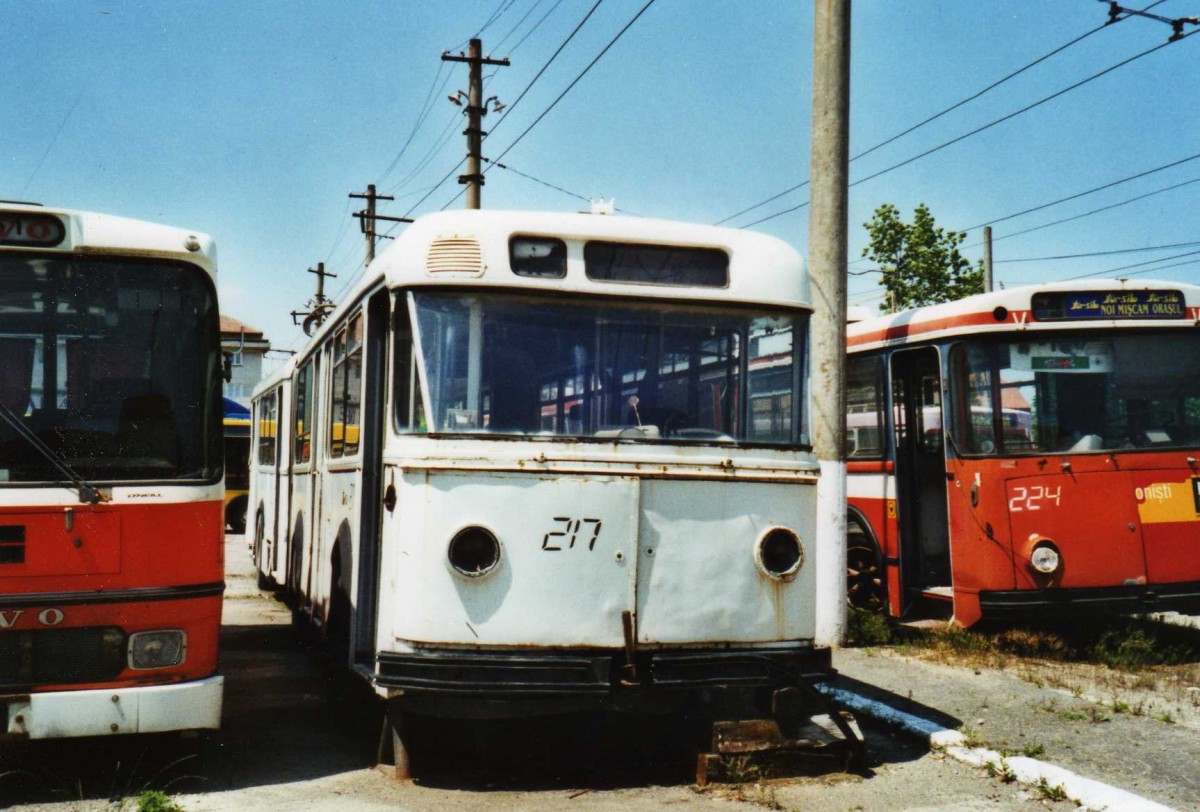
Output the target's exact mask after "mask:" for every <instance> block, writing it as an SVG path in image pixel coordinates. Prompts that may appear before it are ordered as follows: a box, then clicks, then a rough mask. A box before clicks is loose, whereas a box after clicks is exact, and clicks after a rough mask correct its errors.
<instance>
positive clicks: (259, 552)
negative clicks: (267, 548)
mask: <svg viewBox="0 0 1200 812" xmlns="http://www.w3.org/2000/svg"><path fill="white" fill-rule="evenodd" d="M265 533H266V530H265V529H264V523H263V515H262V514H261V513H259V514H258V516H256V517H255V519H254V573H255V575H257V576H258V588H259V589H261V590H263V591H266V590H269V589H271V588H272V586H273V584H272V583H271V579H270V578H269V577H267V576H266V575H265V574H263V571H262V568H263V536H264V535H265Z"/></svg>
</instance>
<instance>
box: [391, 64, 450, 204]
mask: <svg viewBox="0 0 1200 812" xmlns="http://www.w3.org/2000/svg"><path fill="white" fill-rule="evenodd" d="M445 69H446V63H445V62H439V63H438V71H437V73H436V74H434V76H433V81H432V82H431V83H430V84H429V91H428V92H427V93H426V94H425V101H424V103H423V104H422V105H421V112H419V113H418V114H417V119H416V121H415V122H413V128H412V130H410V131H409V133H408V138H406V139H404V143H403V144H402V145H401V146H400V151H399V152H397V153H396V157H395V158H393V159H392V162H391V163H390V164H388V167H387V169H385V170H383V174H381V175H380V176H379V181H380V183H382V182H383V181H385V180H387V177H388V175H390V174H392V170H394V169H395V168H396V165H397V164H399V163H400V159H401V158H403V157H404V153H405V152H406V151H407V150H408V146H409V144H411V143H412V141H413V138H414V137H416V134H417V130H419V129H421V125H422V124H424V123H425V120H426V119H427V118H428V117H429V113H430V112H432V110H433V100H434V98H435V97H436V96H440V95H442V90H444V89H445V87H446V85H447V84H448V83H449V82H450V75H449V74H447V76H446V79H445V81H444V82H442V86H441V87H440V88H439V87H438V79H440V78H442V72H443V71H444V70H445Z"/></svg>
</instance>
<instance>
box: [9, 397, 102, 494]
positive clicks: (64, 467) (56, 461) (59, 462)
mask: <svg viewBox="0 0 1200 812" xmlns="http://www.w3.org/2000/svg"><path fill="white" fill-rule="evenodd" d="M0 419H3V420H4V422H5V423H7V424H8V425H9V426H10V427H11V428H12V430H13V431H15V432H16V433H17V435H18V436H19V437H21V439H23V440H25V442H27V443H29V445H31V446H33V448H34V450H35V451H37V452H38V453H39V454H41V455H42V456H43V457H45V458H46V460H47V461H48V462H49V463H50V464H51V465H53V466H54V467H55V468H57V469H58V471H59V473H60V474H62V475H63V477H64V478H65V479H66V480H67V481H68V482H70V483H71V484H72V485H74V486H75V488H76V490H78V491H79V501H80V502H84V503H86V504H89V505H96V504H99V503H100V502H103V501H105V498H104V494H102V493H101V492H100V490H99V489H98V488H96V487H95V486H94V485H92V484H90V483H89V482H88V481H87V480H85V479H84V478H83V477H82V476H80V475H79V474H78V473H76V471H75V469H73V468H72V467H71V466H70V465H69V464H68V463H67V461H66V460H65V459H63V458H62V456H61V455H60V454H57V453H56V452H55V451H54V449H52V448H50V446H48V445H46V444H45V443H44V442H43V441H42V438H41V437H38V436H37V435H36V434H34V433H33V432H32V431H31V430H30V428H29V427H28V426H26V425H25V423H24V422H23V421H22V420H21V418H19V417H17V415H16V414H14V413H13V410H12V409H10V408H8V406H6V405H5V404H4V402H3V401H0Z"/></svg>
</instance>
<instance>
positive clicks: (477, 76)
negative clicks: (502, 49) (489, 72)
mask: <svg viewBox="0 0 1200 812" xmlns="http://www.w3.org/2000/svg"><path fill="white" fill-rule="evenodd" d="M442 61H443V62H466V63H467V65H468V67H469V68H470V75H469V79H468V85H467V111H466V112H467V129H465V130H463V134H464V135H466V136H467V171H466V174H463V175H459V176H458V182H459V183H463V184H466V187H467V208H468V209H478V208H479V207H480V191H481V190H482V188H483V168H482V157H483V156H482V151H483V146H482V145H483V137H484V136H485V135H487V133H485V132H484V131H483V117H484V116H485V115H487V106H486V105H485V104H484V103H483V66H484V65H501V66H504V67H507V66H508V64H509V63H508V60H507V59H491V58H486V57H484V56H483V43H482V41H481V40H478V39H472V40H471V45H470V51H469V53H468V54H462V53H460V54H458V55H457V56H453V55H451V54H449V53H444V54H442ZM460 94H461V91H460ZM450 100H451V101H453V102H454V103H455V104H459V101H458V99H457V97H455V96H451V97H450Z"/></svg>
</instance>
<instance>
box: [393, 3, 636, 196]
mask: <svg viewBox="0 0 1200 812" xmlns="http://www.w3.org/2000/svg"><path fill="white" fill-rule="evenodd" d="M602 2H604V0H596V3H595V5H593V6H592V7H591V9H590V10H589V11H588V13H587V14H586V15H584V17H583V19H582V20H580V22H579V24H578V25H576V26H575V28H574V30H572V31H571V33H570V34H569V35H568V36H567V38H566V39H565V40H563V41H562V44H560V45H559V46H558V49H557V50H556V51H555V52H554V54H553V55H551V57H550V58H549V59H548V60H547V61H546V63H545V64H544V65H542V68H541V70H539V71H538V72H537V75H536V76H534V77H533V79H532V80H531V81H530V82H529V84H527V85H526V86H525V89H524V90H522V91H521V93H520V95H519V96H517V99H516V101H514V102H513V103H512V104H509V105H508V107H507V109H506V110H505V112H504V115H502V116H501V117H500V118H499V119H498V120H497V121H496V123H495V124H494V125H492V128H491V132H495V130H496V127H498V126H500V124H501V123H503V121H504V119H506V118H507V117H508V114H509V113H511V112H512V110H513V108H514V107H516V106H517V105H518V104H519V103H520V102H521V99H523V98H525V94H526V93H528V92H529V89H530V88H531V87H533V85H534V83H535V82H537V80H538V79H540V78H541V76H542V74H543V73H545V72H546V69H547V68H549V67H550V64H551V63H552V62H554V60H555V59H556V58H557V57H558V55H559V54H560V53H562V50H563V48H565V47H566V46H567V43H569V42H570V41H571V40H572V39H574V37H575V35H576V34H577V33H579V29H581V28H583V25H584V23H586V22H587V21H588V20H589V19H590V18H591V16H592V14H594V13H595V11H596V9H597V8H599V6H600V4H601V3H602ZM650 2H651V3H652V2H654V0H650ZM647 5H648V4H647ZM557 7H558V4H557V3H556V4H555V5H554V7H553V8H551V9H550V11H554V9H555V8H557ZM644 10H645V9H643V11H644ZM549 14H550V12H546V16H549ZM639 15H640V12H639ZM542 19H543V20H544V19H545V17H543V18H542ZM634 19H636V17H635V18H634ZM538 23H539V24H540V23H541V20H539V21H538ZM530 33H532V31H531V32H530ZM622 33H624V31H622ZM619 36H620V35H619V34H618V37H619ZM614 41H615V40H614ZM610 45H611V43H610ZM606 50H607V49H606ZM601 56H603V52H601ZM593 64H594V62H593ZM589 67H590V66H589ZM584 72H585V73H586V72H587V71H586V70H585V71H584ZM576 81H578V79H576ZM569 89H570V88H568V90H569ZM564 95H565V91H564ZM559 98H562V96H560V97H559ZM557 103H558V101H557V100H555V104H557ZM553 106H554V105H553V104H552V105H551V108H552V107H553ZM546 112H549V110H547V111H546ZM542 115H545V113H543V114H542ZM540 120H541V119H540V118H539V119H538V121H540ZM536 123H537V122H536V121H535V122H534V124H536ZM529 129H532V125H531V126H530V128H529ZM528 131H529V130H526V132H528ZM488 134H489V135H490V132H489V133H488ZM521 137H524V134H522V136H521ZM483 140H487V135H484V137H483ZM518 140H519V139H518ZM464 163H466V158H463V159H462V160H460V161H459V162H458V163H457V164H455V166H454V168H453V169H451V170H450V171H449V172H448V173H447V174H446V175H445V177H443V178H442V179H441V180H440V181H438V182H437V183H436V184H434V187H433V189H436V188H437V187H439V186H441V185H442V184H443V183H445V182H446V181H447V180H449V179H450V177H451V176H452V175H453V174H454V173H455V172H457V171H458V169H459V167H461V166H462V165H463V164H464ZM433 189H430V191H429V192H428V193H427V194H426V195H425V196H423V197H422V198H421V199H420V200H418V201H417V202H416V203H415V204H414V205H413V207H412V208H410V209H409V210H408V211H407V212H405V214H404V216H405V217H408V216H409V215H410V214H412V213H413V211H415V210H416V208H417V207H418V206H420V205H421V204H422V203H424V202H425V201H426V200H427V199H428V198H429V196H430V195H431V194H433ZM464 191H465V190H459V193H458V194H457V195H455V196H454V197H453V198H452V199H451V200H450V202H449V203H447V204H446V205H445V206H443V207H442V209H443V210H444V209H445V208H446V207H448V206H449V205H450V203H453V202H454V201H455V200H457V199H458V198H459V197H460V196H461V195H462V193H463V192H464Z"/></svg>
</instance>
